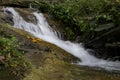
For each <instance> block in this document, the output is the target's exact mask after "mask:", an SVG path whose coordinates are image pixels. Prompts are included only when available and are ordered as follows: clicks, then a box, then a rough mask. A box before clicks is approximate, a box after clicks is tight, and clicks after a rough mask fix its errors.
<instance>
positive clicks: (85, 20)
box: [38, 0, 120, 36]
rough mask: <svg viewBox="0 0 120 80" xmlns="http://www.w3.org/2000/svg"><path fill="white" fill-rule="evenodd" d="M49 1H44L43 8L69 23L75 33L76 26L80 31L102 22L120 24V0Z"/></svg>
mask: <svg viewBox="0 0 120 80" xmlns="http://www.w3.org/2000/svg"><path fill="white" fill-rule="evenodd" d="M48 1H50V0H48ZM48 1H42V4H40V5H41V6H42V9H44V10H46V12H48V13H50V14H52V15H53V16H54V17H55V18H57V19H59V20H61V21H63V22H64V23H65V24H67V26H69V28H70V29H71V31H72V32H73V33H74V34H76V31H74V29H75V28H77V30H79V32H87V31H91V30H94V29H95V28H96V27H97V26H99V25H101V24H107V23H113V24H115V25H117V26H118V25H120V23H119V21H120V18H119V17H120V2H119V0H64V1H62V2H59V1H58V3H56V4H50V3H49V2H48ZM38 3H39V1H38ZM43 3H44V4H43ZM46 6H47V7H46ZM67 31H70V30H66V32H67ZM68 33H69V32H68ZM79 34H80V33H79ZM74 36H75V35H74Z"/></svg>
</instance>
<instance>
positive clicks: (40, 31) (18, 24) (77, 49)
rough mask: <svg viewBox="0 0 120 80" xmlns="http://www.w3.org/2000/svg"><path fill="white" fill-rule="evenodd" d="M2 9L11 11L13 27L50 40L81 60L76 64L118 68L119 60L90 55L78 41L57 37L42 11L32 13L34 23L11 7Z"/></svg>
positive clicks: (119, 68) (111, 68)
mask: <svg viewBox="0 0 120 80" xmlns="http://www.w3.org/2000/svg"><path fill="white" fill-rule="evenodd" d="M4 11H5V12H9V13H11V16H12V17H13V21H14V27H15V28H20V29H23V30H25V31H27V32H29V33H31V34H32V35H34V36H35V37H37V38H41V39H43V40H44V41H47V42H50V43H52V44H55V45H57V46H58V47H60V48H62V49H64V50H65V51H67V52H68V53H70V54H72V55H73V56H75V57H77V58H79V59H80V60H81V62H78V63H77V64H79V65H86V66H92V67H101V68H105V69H108V70H120V62H118V61H116V62H115V61H114V62H113V61H107V60H103V59H98V58H96V57H94V56H93V55H90V54H89V53H88V52H87V50H85V49H84V47H83V46H82V45H81V44H80V43H73V42H70V41H63V40H61V39H59V37H58V36H57V34H56V32H55V31H54V30H53V29H52V28H51V27H50V26H49V24H48V22H47V20H46V19H45V17H44V16H43V14H42V13H37V12H34V13H33V15H34V16H35V17H36V19H37V24H34V23H30V22H27V21H25V20H24V19H23V18H22V17H21V16H20V15H19V13H18V12H16V11H15V10H14V9H13V8H9V7H7V8H4Z"/></svg>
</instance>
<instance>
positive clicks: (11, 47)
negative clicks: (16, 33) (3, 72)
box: [0, 36, 30, 78]
mask: <svg viewBox="0 0 120 80" xmlns="http://www.w3.org/2000/svg"><path fill="white" fill-rule="evenodd" d="M18 48H19V44H18V41H17V39H16V38H15V37H13V36H11V37H9V38H5V37H0V56H4V57H5V59H3V60H2V61H1V62H2V64H3V65H4V66H5V67H6V68H8V69H9V70H10V71H11V72H12V74H14V75H15V76H16V77H19V78H22V77H24V74H25V73H26V72H27V71H28V70H29V68H30V66H29V65H30V64H29V63H28V62H27V61H26V60H25V58H24V56H23V52H20V51H19V50H18Z"/></svg>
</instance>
